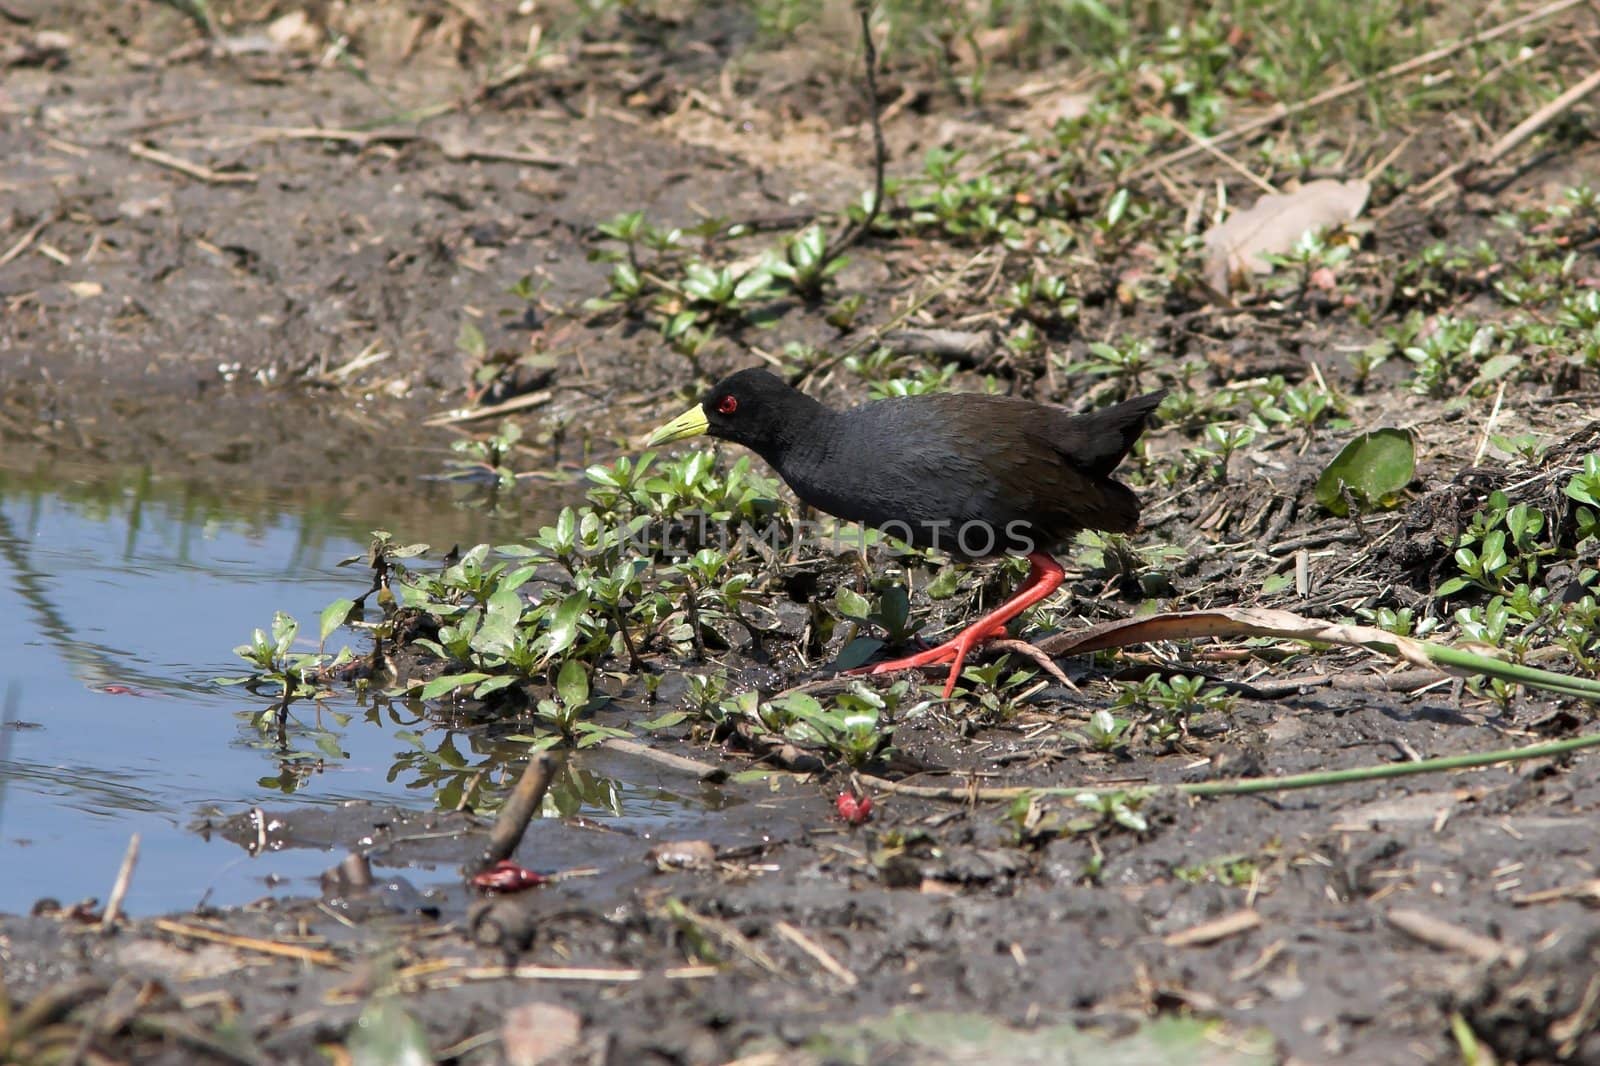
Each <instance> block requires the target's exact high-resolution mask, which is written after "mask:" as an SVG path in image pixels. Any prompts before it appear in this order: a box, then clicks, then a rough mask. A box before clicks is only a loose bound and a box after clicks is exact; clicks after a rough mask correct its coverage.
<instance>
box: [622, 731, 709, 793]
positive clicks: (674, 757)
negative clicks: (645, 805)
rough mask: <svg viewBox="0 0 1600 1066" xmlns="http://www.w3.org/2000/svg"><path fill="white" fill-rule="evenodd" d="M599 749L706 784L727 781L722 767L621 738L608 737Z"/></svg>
mask: <svg viewBox="0 0 1600 1066" xmlns="http://www.w3.org/2000/svg"><path fill="white" fill-rule="evenodd" d="M600 747H602V748H605V749H606V750H607V751H614V752H617V753H618V754H621V755H628V756H632V757H633V758H635V759H645V760H647V761H649V762H653V763H655V764H656V765H658V766H664V767H666V768H667V769H669V770H676V771H678V772H679V773H685V774H691V775H693V776H694V777H695V778H697V779H699V780H701V781H704V782H706V783H707V784H713V785H714V784H717V783H718V782H720V781H725V780H727V777H728V770H727V768H726V767H724V766H717V765H715V764H713V763H703V762H701V761H700V760H698V759H691V758H689V757H688V756H686V755H679V754H677V753H676V752H671V751H659V750H657V749H656V748H652V747H651V746H650V745H648V744H641V743H639V742H638V741H637V740H624V739H623V738H621V737H608V738H607V739H606V740H604V741H602V742H601V744H600Z"/></svg>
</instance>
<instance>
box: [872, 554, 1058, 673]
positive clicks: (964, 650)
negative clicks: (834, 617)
mask: <svg viewBox="0 0 1600 1066" xmlns="http://www.w3.org/2000/svg"><path fill="white" fill-rule="evenodd" d="M1028 564H1029V568H1028V579H1027V580H1026V581H1024V582H1023V583H1022V587H1021V588H1019V589H1017V592H1016V595H1014V596H1012V597H1011V598H1010V599H1009V600H1007V601H1006V602H1005V603H1002V604H1001V605H1000V606H999V607H997V608H995V609H994V610H993V611H991V612H990V613H988V614H986V615H984V616H983V617H982V618H980V619H978V620H977V621H976V622H974V623H973V624H972V625H970V626H968V627H967V628H966V629H963V630H962V631H961V632H960V633H958V634H956V635H955V636H954V637H953V638H951V639H950V640H947V641H945V642H944V643H943V644H940V645H939V646H938V647H936V648H929V649H928V650H927V651H924V652H918V653H917V654H916V655H910V656H907V657H906V658H904V659H891V660H890V661H889V662H886V663H877V664H875V665H873V666H863V667H861V668H859V669H856V670H847V671H845V672H846V673H849V674H888V673H894V672H895V671H898V670H912V669H916V668H917V667H920V666H933V665H936V664H942V663H949V664H950V675H949V677H947V678H946V679H945V683H944V698H945V699H949V698H950V693H952V692H954V691H955V688H956V679H957V678H959V677H960V676H961V668H962V666H964V665H965V664H966V661H967V654H968V653H969V652H970V651H972V649H973V648H976V647H977V646H978V645H980V644H982V643H983V642H984V641H987V640H994V639H995V638H996V637H999V636H1002V635H1004V633H1005V631H1006V623H1007V622H1010V621H1011V620H1012V619H1013V618H1015V617H1017V615H1019V614H1021V613H1022V612H1023V611H1026V610H1027V609H1028V608H1029V607H1032V606H1033V605H1034V604H1036V603H1038V602H1039V601H1040V600H1043V599H1044V598H1045V597H1047V596H1049V595H1050V594H1051V593H1052V592H1054V591H1055V590H1056V589H1058V588H1060V587H1061V582H1062V581H1063V580H1065V578H1066V573H1065V571H1063V570H1062V569H1061V564H1060V563H1058V562H1056V561H1055V560H1054V559H1052V558H1051V557H1050V556H1049V555H1046V554H1045V553H1044V552H1031V553H1030V554H1029V555H1028Z"/></svg>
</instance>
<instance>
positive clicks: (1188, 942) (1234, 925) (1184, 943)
mask: <svg viewBox="0 0 1600 1066" xmlns="http://www.w3.org/2000/svg"><path fill="white" fill-rule="evenodd" d="M1260 925H1261V915H1260V914H1258V913H1256V912H1255V911H1253V910H1248V909H1246V910H1242V911H1234V912H1233V913H1232V914H1224V915H1223V916H1222V917H1220V918H1213V919H1211V920H1210V921H1208V922H1201V923H1200V924H1199V925H1192V926H1190V927H1189V928H1187V929H1180V930H1178V931H1177V932H1175V933H1168V934H1167V935H1166V937H1164V938H1163V940H1162V943H1164V944H1166V945H1167V947H1169V948H1195V947H1204V946H1205V945H1207V944H1215V943H1217V942H1218V941H1219V940H1226V939H1227V938H1228V937H1230V936H1237V935H1238V934H1240V933H1247V932H1249V931H1250V930H1252V929H1255V928H1257V927H1259V926H1260Z"/></svg>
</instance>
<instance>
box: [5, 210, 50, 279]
mask: <svg viewBox="0 0 1600 1066" xmlns="http://www.w3.org/2000/svg"><path fill="white" fill-rule="evenodd" d="M60 217H61V212H60V210H59V209H58V210H55V211H52V212H50V213H49V214H48V215H45V216H44V217H43V218H41V219H40V220H39V221H37V222H35V223H34V224H33V225H31V226H29V227H28V231H27V232H26V233H24V234H23V235H22V236H21V237H18V238H17V242H16V243H15V244H13V245H12V246H11V247H10V248H7V249H6V253H5V254H4V255H0V267H3V266H5V265H6V264H7V263H9V262H11V260H13V259H15V258H16V257H17V256H19V255H21V254H22V253H23V252H25V251H27V250H28V245H30V244H32V243H33V242H34V241H35V240H37V239H38V237H39V234H41V233H43V232H44V230H45V227H46V226H48V225H50V223H52V222H54V221H55V220H56V219H58V218H60Z"/></svg>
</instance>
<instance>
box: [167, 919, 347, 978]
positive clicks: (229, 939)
mask: <svg viewBox="0 0 1600 1066" xmlns="http://www.w3.org/2000/svg"><path fill="white" fill-rule="evenodd" d="M155 927H156V928H157V929H159V930H161V931H162V932H163V933H171V934H172V935H174V936H186V937H189V938H191V939H193V940H209V941H210V942H211V943H213V944H226V945H227V946H228V947H231V948H239V949H240V950H243V951H254V952H257V953H258V954H261V955H278V956H281V957H283V958H286V959H299V960H300V961H301V962H314V963H317V964H318V965H320V966H342V965H343V964H344V960H343V959H341V958H339V956H337V955H335V954H334V953H333V952H331V951H323V950H320V949H318V948H308V947H302V946H301V945H299V944H280V943H278V942H277V941H276V940H263V939H261V938H260V937H255V936H235V935H234V934H232V933H223V932H219V931H217V930H215V929H207V928H206V927H205V926H201V925H188V924H186V923H184V922H175V921H173V920H172V919H170V918H157V919H156V922H155Z"/></svg>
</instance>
